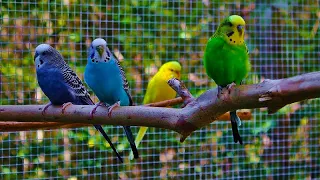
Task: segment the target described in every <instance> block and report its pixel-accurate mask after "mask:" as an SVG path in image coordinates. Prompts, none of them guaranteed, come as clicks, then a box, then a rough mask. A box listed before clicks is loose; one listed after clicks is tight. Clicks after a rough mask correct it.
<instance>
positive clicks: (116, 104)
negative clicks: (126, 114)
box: [108, 101, 120, 117]
mask: <svg viewBox="0 0 320 180" xmlns="http://www.w3.org/2000/svg"><path fill="white" fill-rule="evenodd" d="M116 107H120V101H118V102H116V103H114V104H113V105H112V106H109V107H108V117H111V113H112V111H113V109H114V108H116Z"/></svg>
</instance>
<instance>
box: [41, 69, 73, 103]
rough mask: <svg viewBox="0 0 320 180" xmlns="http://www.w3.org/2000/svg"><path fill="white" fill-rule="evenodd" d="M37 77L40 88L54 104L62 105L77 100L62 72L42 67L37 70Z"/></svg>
mask: <svg viewBox="0 0 320 180" xmlns="http://www.w3.org/2000/svg"><path fill="white" fill-rule="evenodd" d="M37 78H38V83H39V86H40V88H41V89H42V91H43V93H44V94H45V95H46V96H47V97H48V98H49V100H50V101H51V103H52V104H54V105H62V104H63V103H66V102H74V101H75V98H76V97H75V95H74V94H73V93H72V91H70V87H69V86H68V85H67V84H66V83H65V81H64V78H63V75H62V73H61V72H59V71H56V70H54V69H50V68H48V69H46V70H43V69H40V70H38V71H37Z"/></svg>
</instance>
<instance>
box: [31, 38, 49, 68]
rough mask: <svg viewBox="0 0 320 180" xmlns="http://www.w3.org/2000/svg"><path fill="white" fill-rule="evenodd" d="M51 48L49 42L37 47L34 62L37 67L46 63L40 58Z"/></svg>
mask: <svg viewBox="0 0 320 180" xmlns="http://www.w3.org/2000/svg"><path fill="white" fill-rule="evenodd" d="M50 48H51V46H50V45H49V44H40V45H39V46H37V47H36V52H35V59H34V63H35V66H36V69H40V68H41V67H42V65H43V64H44V61H43V60H42V58H40V57H41V56H42V55H43V53H44V52H46V51H48V50H49V49H50Z"/></svg>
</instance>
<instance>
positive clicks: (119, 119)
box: [0, 72, 320, 141]
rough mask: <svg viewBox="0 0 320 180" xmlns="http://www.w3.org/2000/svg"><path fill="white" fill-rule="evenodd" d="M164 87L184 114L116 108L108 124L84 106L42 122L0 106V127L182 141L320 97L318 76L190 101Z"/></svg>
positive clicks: (57, 111)
mask: <svg viewBox="0 0 320 180" xmlns="http://www.w3.org/2000/svg"><path fill="white" fill-rule="evenodd" d="M168 83H169V84H170V85H171V86H172V87H174V89H175V90H176V91H177V92H178V94H179V95H180V96H181V97H182V99H183V102H184V104H185V107H184V108H176V109H174V108H165V107H148V106H130V107H119V108H116V109H114V110H113V112H112V116H111V117H110V118H109V117H108V116H106V113H107V108H106V107H99V108H98V109H97V112H96V113H95V115H94V119H90V115H89V113H90V111H91V110H92V108H93V106H88V105H72V106H69V107H68V108H67V109H66V110H65V111H64V113H63V114H62V111H61V107H53V106H51V107H49V108H48V109H47V111H46V115H44V116H43V115H42V114H41V111H42V109H43V107H44V106H43V105H23V106H0V121H13V122H58V123H62V124H60V125H63V124H64V123H81V124H101V125H130V126H148V127H157V128H164V129H169V130H173V131H176V132H178V133H180V134H181V135H182V138H181V141H183V140H184V139H185V138H186V137H187V136H189V135H190V134H191V133H192V132H193V131H195V130H197V129H199V128H201V127H203V126H206V125H208V124H210V123H211V122H213V121H215V120H216V119H217V118H218V117H219V116H221V115H223V114H224V113H226V112H228V111H231V110H236V109H252V108H261V107H267V108H268V112H269V113H274V112H276V111H277V110H279V109H280V108H281V107H283V106H285V105H287V104H290V103H293V102H297V101H301V100H305V99H311V98H318V97H320V72H313V73H308V74H303V75H300V76H295V77H291V78H286V79H279V80H265V81H263V82H262V83H259V84H253V85H241V86H236V87H234V88H233V89H231V91H228V90H227V89H223V90H222V91H221V94H220V95H219V97H218V96H217V95H218V94H217V93H218V90H217V89H216V88H215V89H211V90H208V91H206V92H205V93H203V94H202V95H201V96H200V97H198V98H193V97H192V96H191V94H190V93H189V91H187V89H186V88H185V87H184V85H183V84H181V82H180V81H178V80H176V79H172V80H170V81H169V82H168Z"/></svg>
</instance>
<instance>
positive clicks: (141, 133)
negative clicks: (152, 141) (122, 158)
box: [129, 127, 148, 160]
mask: <svg viewBox="0 0 320 180" xmlns="http://www.w3.org/2000/svg"><path fill="white" fill-rule="evenodd" d="M147 130H148V127H140V129H139V132H138V134H137V136H136V140H135V141H134V142H135V143H136V146H137V148H138V147H139V144H140V142H141V141H142V139H143V137H144V135H145V134H146V132H147ZM129 159H130V160H132V159H133V153H132V151H131V152H130V155H129Z"/></svg>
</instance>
